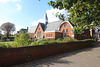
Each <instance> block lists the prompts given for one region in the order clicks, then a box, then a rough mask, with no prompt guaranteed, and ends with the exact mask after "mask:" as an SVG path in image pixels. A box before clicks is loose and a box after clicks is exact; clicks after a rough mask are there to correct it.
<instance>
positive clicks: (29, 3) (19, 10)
mask: <svg viewBox="0 0 100 67" xmlns="http://www.w3.org/2000/svg"><path fill="white" fill-rule="evenodd" d="M49 1H51V0H41V1H38V0H0V26H1V25H2V24H3V23H5V22H11V23H13V24H15V26H16V31H18V30H20V29H21V28H27V27H31V26H36V25H37V24H38V23H39V22H42V23H44V14H45V13H47V16H48V21H49V22H53V21H57V20H59V18H57V17H56V16H55V14H56V12H60V13H64V14H66V12H67V11H65V10H59V9H53V8H52V7H51V6H49V5H48V2H49ZM52 1H53V0H52ZM16 31H15V32H16Z"/></svg>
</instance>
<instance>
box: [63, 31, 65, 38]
mask: <svg viewBox="0 0 100 67" xmlns="http://www.w3.org/2000/svg"><path fill="white" fill-rule="evenodd" d="M63 37H65V30H64V29H63Z"/></svg>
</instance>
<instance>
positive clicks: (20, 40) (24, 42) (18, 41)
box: [14, 32, 32, 47]
mask: <svg viewBox="0 0 100 67" xmlns="http://www.w3.org/2000/svg"><path fill="white" fill-rule="evenodd" d="M31 42H32V40H31V39H30V38H29V37H28V34H27V33H26V32H20V34H19V35H18V36H16V37H15V39H14V44H15V45H16V46H17V47H24V46H28V45H30V44H31Z"/></svg>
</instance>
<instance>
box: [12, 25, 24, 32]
mask: <svg viewBox="0 0 100 67" xmlns="http://www.w3.org/2000/svg"><path fill="white" fill-rule="evenodd" d="M15 27H16V30H15V32H14V33H17V31H19V30H20V29H22V28H24V29H26V27H25V26H23V25H16V26H15Z"/></svg>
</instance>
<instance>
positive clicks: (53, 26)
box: [45, 21, 62, 31]
mask: <svg viewBox="0 0 100 67" xmlns="http://www.w3.org/2000/svg"><path fill="white" fill-rule="evenodd" d="M61 22H62V21H55V22H51V23H48V24H47V25H46V27H45V31H52V30H58V28H59V27H60V24H61Z"/></svg>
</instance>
